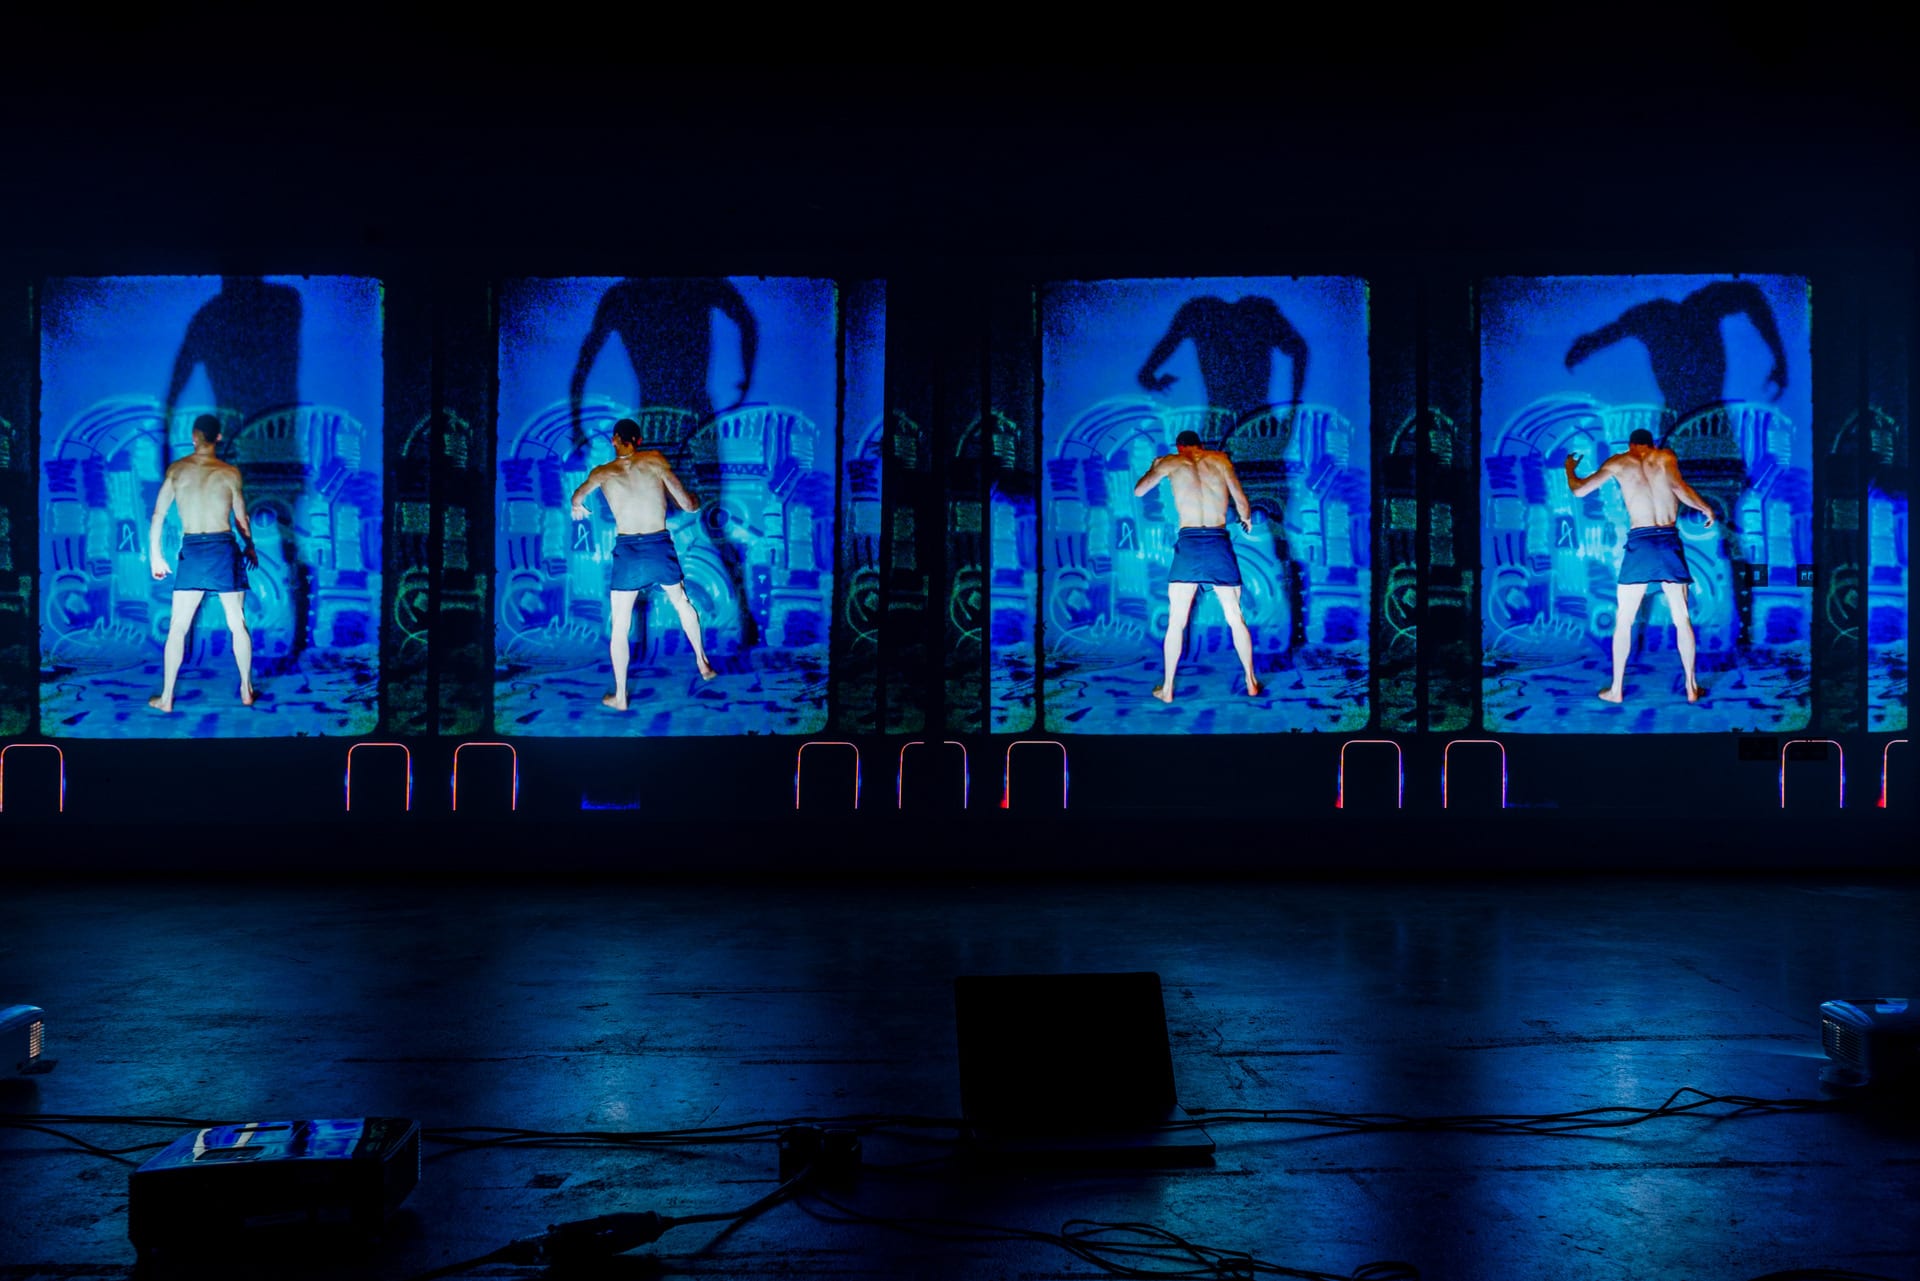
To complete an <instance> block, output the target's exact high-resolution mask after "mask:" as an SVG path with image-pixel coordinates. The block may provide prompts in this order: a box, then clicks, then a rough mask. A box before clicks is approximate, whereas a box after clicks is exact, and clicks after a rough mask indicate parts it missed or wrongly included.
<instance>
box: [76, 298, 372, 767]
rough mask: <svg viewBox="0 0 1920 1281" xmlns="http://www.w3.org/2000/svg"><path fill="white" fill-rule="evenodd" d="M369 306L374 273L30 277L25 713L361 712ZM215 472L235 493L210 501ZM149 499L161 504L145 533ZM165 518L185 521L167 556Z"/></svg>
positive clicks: (165, 726)
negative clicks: (35, 615)
mask: <svg viewBox="0 0 1920 1281" xmlns="http://www.w3.org/2000/svg"><path fill="white" fill-rule="evenodd" d="M381 316H382V308H381V287H380V283H379V282H378V281H377V280H371V279H365V278H360V277H346V276H312V277H300V276H285V277H281V276H270V277H251V276H226V277H214V276H132V277H117V278H87V279H82V278H73V279H57V280H51V281H49V282H47V287H46V292H45V295H44V301H43V304H42V308H41V340H40V377H41V391H40V423H41V428H40V432H41V436H40V458H41V486H42V488H41V520H40V574H41V580H40V599H41V615H40V652H41V694H40V708H41V723H42V727H43V729H44V730H45V732H46V733H48V734H50V735H61V736H71V737H77V738H169V737H171V738H185V737H193V738H220V737H277V736H294V735H308V734H363V733H366V732H368V731H370V730H371V729H373V728H374V725H375V723H376V721H377V719H378V714H379V703H378V695H377V683H378V677H379V628H378V625H379V619H380V616H381V614H380V608H381V606H380V602H381V595H380V592H381V576H380V567H381V527H380V504H381V489H382V483H381V436H382V416H383V415H382V387H381V379H382V364H381V341H382V339H381V324H382V319H381ZM198 420H205V421H208V422H210V423H212V424H217V431H216V432H212V433H211V434H212V435H214V436H216V437H217V440H215V441H207V440H205V439H204V437H205V436H206V435H207V434H208V432H206V431H203V432H201V433H199V434H196V432H195V423H196V421H198ZM197 441H199V442H200V448H199V453H198V455H197V456H196V442H197ZM236 479H237V481H238V485H239V487H240V492H241V494H242V499H241V502H240V503H234V502H233V501H232V499H233V486H234V481H235V480H236ZM157 499H159V500H163V501H162V502H161V503H160V504H159V505H160V506H162V507H163V508H164V509H165V510H164V513H163V515H164V520H163V521H162V522H161V523H160V525H159V528H158V533H157V538H154V537H150V536H151V535H152V534H154V532H155V531H154V529H153V524H152V522H153V518H154V515H155V507H156V500H157ZM236 506H239V507H241V508H242V510H243V511H244V513H245V520H244V523H243V522H242V520H241V519H240V518H239V516H238V514H237V513H234V512H233V508H234V507H236ZM183 521H185V522H187V528H188V529H189V531H190V532H193V533H195V534H196V535H197V537H196V540H195V543H194V545H193V549H191V550H190V551H189V553H188V554H187V555H186V556H182V555H181V549H182V527H183V526H182V522H183ZM235 530H238V531H239V532H240V533H241V534H242V535H243V536H247V537H249V538H250V541H251V543H252V546H253V553H252V555H251V556H250V557H248V558H247V559H248V561H249V562H250V563H245V564H242V556H243V553H242V550H241V544H240V542H238V541H236V539H235V536H234V533H233V532H232V531H235ZM170 635H172V636H173V638H174V642H175V643H174V644H172V645H170V644H169V643H168V641H169V637H170ZM236 647H237V652H236ZM249 649H250V650H251V661H250V662H248V661H247V658H248V651H249ZM169 666H172V667H174V668H175V669H176V681H175V683H174V684H173V686H172V689H173V698H172V704H171V708H170V714H169V713H168V711H166V710H163V708H164V706H165V696H164V694H165V689H166V687H167V685H168V670H167V669H168V667H169ZM243 669H247V670H250V672H251V678H252V686H253V694H254V695H255V698H254V701H253V702H252V705H251V706H248V705H247V702H246V698H247V691H246V690H245V688H244V687H243V683H242V670H243ZM150 704H151V705H150Z"/></svg>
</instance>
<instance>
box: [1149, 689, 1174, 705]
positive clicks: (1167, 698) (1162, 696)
mask: <svg viewBox="0 0 1920 1281" xmlns="http://www.w3.org/2000/svg"><path fill="white" fill-rule="evenodd" d="M1153 696H1154V697H1155V698H1157V699H1159V700H1160V701H1161V702H1163V703H1171V702H1172V701H1173V691H1172V690H1170V689H1168V688H1167V687H1166V686H1165V685H1155V686H1154V687H1153Z"/></svg>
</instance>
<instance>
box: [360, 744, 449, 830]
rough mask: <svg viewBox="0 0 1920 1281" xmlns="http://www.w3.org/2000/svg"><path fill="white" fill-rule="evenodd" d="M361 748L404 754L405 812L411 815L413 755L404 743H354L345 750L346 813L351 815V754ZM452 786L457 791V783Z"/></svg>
mask: <svg viewBox="0 0 1920 1281" xmlns="http://www.w3.org/2000/svg"><path fill="white" fill-rule="evenodd" d="M363 747H397V748H399V749H400V750H401V751H402V752H404V753H406V758H407V805H406V812H407V813H409V814H411V813H412V812H413V753H412V752H411V751H409V750H408V748H407V745H406V744H405V743H355V744H354V745H353V746H352V747H349V748H348V749H347V813H349V814H351V813H353V754H354V753H355V752H357V751H359V750H360V749H361V748H363ZM458 755H459V753H458V752H457V751H456V752H455V756H456V757H457V756H458ZM456 777H457V776H456ZM454 786H455V788H456V789H457V788H458V787H459V784H458V782H456V783H455V784H454Z"/></svg>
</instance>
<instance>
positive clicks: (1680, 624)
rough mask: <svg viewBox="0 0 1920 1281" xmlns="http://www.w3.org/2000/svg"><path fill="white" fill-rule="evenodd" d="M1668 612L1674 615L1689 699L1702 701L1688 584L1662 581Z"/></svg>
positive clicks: (1674, 639) (1692, 701)
mask: <svg viewBox="0 0 1920 1281" xmlns="http://www.w3.org/2000/svg"><path fill="white" fill-rule="evenodd" d="M1660 590H1661V591H1662V592H1663V593H1665V594H1666V598H1667V612H1668V613H1670V614H1672V615H1673V641H1674V647H1675V648H1676V649H1678V650H1679V651H1680V669H1681V670H1682V671H1684V672H1685V673H1686V674H1687V701H1688V702H1689V703H1697V702H1699V701H1700V684H1699V682H1698V681H1696V680H1694V678H1693V653H1694V642H1693V615H1692V614H1690V613H1689V612H1688V611H1687V584H1685V583H1662V584H1660Z"/></svg>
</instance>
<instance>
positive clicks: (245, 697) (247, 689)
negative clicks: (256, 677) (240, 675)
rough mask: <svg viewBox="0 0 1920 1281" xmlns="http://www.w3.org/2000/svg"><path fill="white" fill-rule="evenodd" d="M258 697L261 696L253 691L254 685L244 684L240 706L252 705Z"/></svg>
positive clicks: (241, 688)
mask: <svg viewBox="0 0 1920 1281" xmlns="http://www.w3.org/2000/svg"><path fill="white" fill-rule="evenodd" d="M257 697H259V696H258V695H257V694H255V693H254V692H253V686H251V685H242V686H241V687H240V706H242V707H252V706H253V700H254V699H255V698H257Z"/></svg>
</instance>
